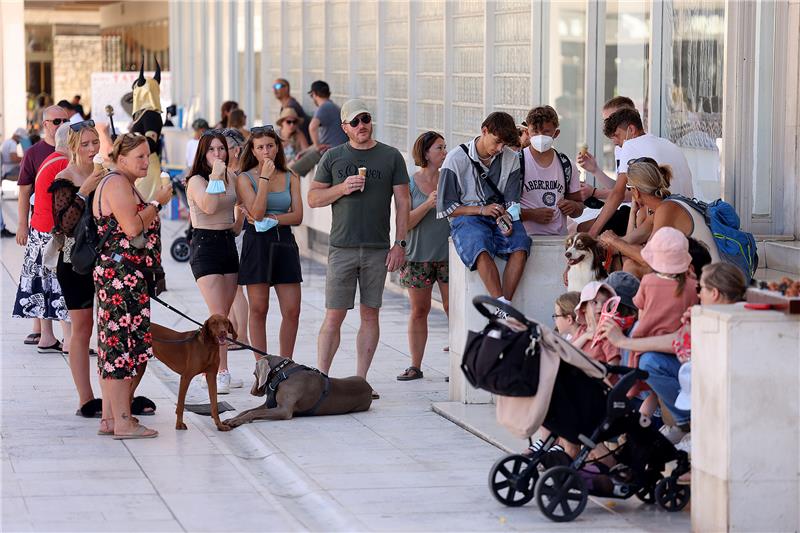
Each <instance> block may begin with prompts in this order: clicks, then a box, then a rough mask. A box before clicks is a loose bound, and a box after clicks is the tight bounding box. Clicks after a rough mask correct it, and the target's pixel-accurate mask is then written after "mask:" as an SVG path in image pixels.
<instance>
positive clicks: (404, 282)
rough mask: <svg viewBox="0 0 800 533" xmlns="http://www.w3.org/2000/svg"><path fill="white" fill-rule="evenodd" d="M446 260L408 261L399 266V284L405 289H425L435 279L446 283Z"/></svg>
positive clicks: (431, 284) (430, 285) (434, 281)
mask: <svg viewBox="0 0 800 533" xmlns="http://www.w3.org/2000/svg"><path fill="white" fill-rule="evenodd" d="M448 265H449V263H448V262H447V261H425V262H416V261H408V262H406V264H404V265H403V266H401V267H400V285H401V286H402V287H405V288H406V289H427V288H428V287H433V284H434V283H436V282H437V281H438V282H440V283H447V280H448V279H449V278H448Z"/></svg>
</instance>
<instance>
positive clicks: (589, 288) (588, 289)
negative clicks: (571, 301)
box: [575, 281, 617, 313]
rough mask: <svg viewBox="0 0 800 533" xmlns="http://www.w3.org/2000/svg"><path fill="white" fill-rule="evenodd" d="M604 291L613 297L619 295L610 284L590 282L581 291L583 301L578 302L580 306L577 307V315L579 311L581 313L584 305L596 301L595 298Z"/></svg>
mask: <svg viewBox="0 0 800 533" xmlns="http://www.w3.org/2000/svg"><path fill="white" fill-rule="evenodd" d="M602 289H605V290H606V292H608V293H609V294H611V296H616V295H617V292H616V291H615V290H614V288H613V287H612V286H611V285H609V284H608V283H603V282H602V281H590V282H589V283H587V284H586V286H585V287H584V288H583V290H582V291H581V301H580V302H578V305H577V306H576V307H575V312H576V313H577V312H578V311H580V310H581V308H583V304H585V303H586V302H588V301H590V300H594V299H595V297H596V296H597V293H598V292H600V291H601V290H602Z"/></svg>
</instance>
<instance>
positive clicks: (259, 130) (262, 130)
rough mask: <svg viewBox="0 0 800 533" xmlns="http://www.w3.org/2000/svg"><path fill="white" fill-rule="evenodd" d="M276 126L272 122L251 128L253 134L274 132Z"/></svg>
mask: <svg viewBox="0 0 800 533" xmlns="http://www.w3.org/2000/svg"><path fill="white" fill-rule="evenodd" d="M274 132H275V128H274V127H273V126H272V124H267V125H266V126H256V127H255V128H250V133H252V134H253V135H260V134H262V133H274Z"/></svg>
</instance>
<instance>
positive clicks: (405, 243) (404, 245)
mask: <svg viewBox="0 0 800 533" xmlns="http://www.w3.org/2000/svg"><path fill="white" fill-rule="evenodd" d="M394 243H395V244H397V245H400V248H405V247H406V245H408V243H407V242H406V241H404V240H400V241H394Z"/></svg>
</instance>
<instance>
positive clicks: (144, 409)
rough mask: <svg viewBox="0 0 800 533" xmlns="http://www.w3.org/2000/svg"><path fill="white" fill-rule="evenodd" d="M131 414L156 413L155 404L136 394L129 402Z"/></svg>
mask: <svg viewBox="0 0 800 533" xmlns="http://www.w3.org/2000/svg"><path fill="white" fill-rule="evenodd" d="M131 414H134V415H141V416H153V415H154V414H156V404H154V403H153V400H151V399H150V398H148V397H146V396H137V397H136V398H134V399H133V401H132V402H131Z"/></svg>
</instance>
